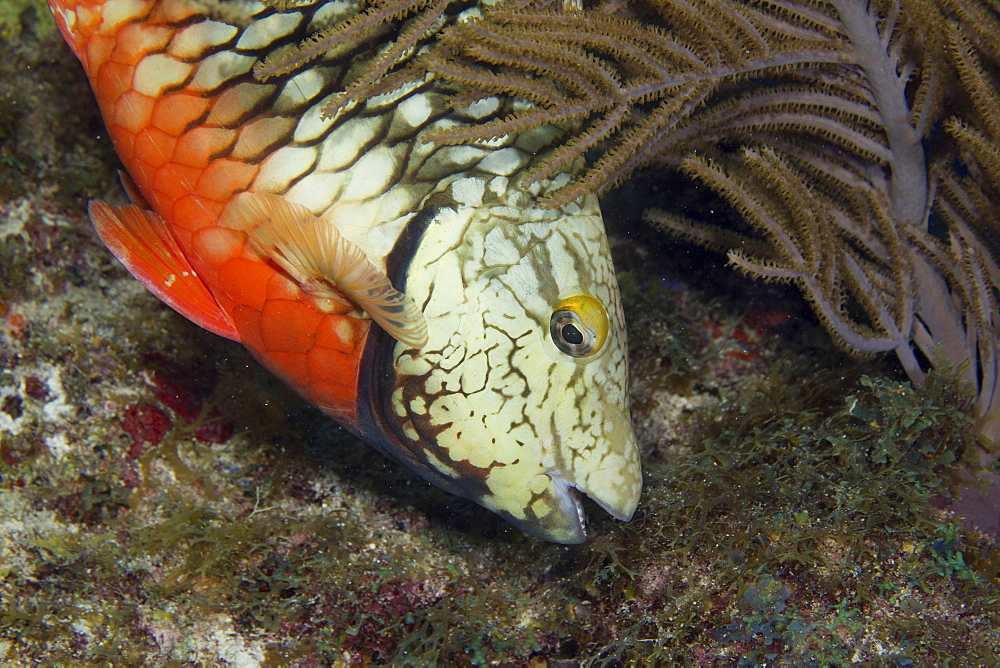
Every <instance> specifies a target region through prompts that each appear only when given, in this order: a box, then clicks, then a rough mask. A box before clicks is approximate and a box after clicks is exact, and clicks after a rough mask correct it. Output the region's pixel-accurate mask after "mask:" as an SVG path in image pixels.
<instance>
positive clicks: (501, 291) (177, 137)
mask: <svg viewBox="0 0 1000 668" xmlns="http://www.w3.org/2000/svg"><path fill="white" fill-rule="evenodd" d="M48 1H49V5H50V7H51V9H52V11H53V15H54V16H55V18H56V22H57V24H58V25H59V28H60V30H61V32H62V34H63V36H64V37H65V39H66V41H67V42H68V43H69V44H70V46H71V47H72V49H73V50H74V52H75V53H76V55H77V56H78V58H79V59H80V61H81V62H82V63H83V66H84V69H85V70H86V72H87V75H88V76H89V78H90V81H91V84H92V87H93V89H94V94H95V96H96V97H97V100H98V103H99V105H100V107H101V110H102V113H103V116H104V119H105V122H106V125H107V128H108V132H109V133H110V136H111V139H112V141H113V143H114V145H115V148H116V150H117V151H118V154H119V156H120V157H121V160H122V162H123V163H124V165H125V168H126V170H127V172H128V175H129V177H130V179H129V178H126V179H125V185H126V188H127V190H129V195H130V197H131V199H132V201H133V204H132V205H129V206H123V207H116V206H111V205H108V204H105V203H101V202H94V203H92V204H91V207H90V213H91V218H92V220H93V222H94V225H95V227H96V229H97V230H98V233H99V234H100V236H101V238H102V239H103V240H104V242H105V243H106V245H107V246H108V247H109V249H110V250H111V251H112V252H113V253H114V254H115V255H116V257H118V258H119V259H120V260H121V261H122V263H123V264H124V265H125V266H126V267H127V268H128V269H129V270H130V271H131V272H132V274H133V275H135V276H136V277H137V278H138V279H139V280H140V281H141V282H142V283H143V285H145V286H146V287H147V288H148V289H149V290H150V291H152V292H153V293H154V294H155V295H157V296H158V297H159V298H160V299H162V300H163V301H165V302H166V303H167V304H168V305H170V306H171V307H172V308H174V309H175V310H177V311H178V312H180V313H181V314H183V315H184V316H186V317H188V318H189V319H191V320H192V321H194V322H195V323H197V324H199V325H201V326H202V327H205V328H206V329H208V330H210V331H212V332H215V333H217V334H219V335H221V336H225V337H227V338H230V339H233V340H236V341H239V342H240V343H242V344H243V345H244V346H246V348H247V349H248V350H250V352H251V353H252V354H253V355H254V357H255V358H256V359H258V360H259V361H260V362H261V363H262V364H263V365H264V366H265V367H267V368H268V369H269V370H271V371H272V372H273V373H275V374H276V375H277V376H279V377H280V378H281V379H282V380H283V381H285V382H286V383H287V384H288V385H289V386H291V387H292V388H294V389H295V390H297V391H298V392H299V393H300V394H302V395H303V396H304V397H306V398H307V399H309V400H310V401H311V402H313V403H314V404H316V405H317V406H318V407H320V409H322V410H323V411H324V412H325V413H326V414H328V415H330V416H331V417H333V418H334V419H336V420H337V421H338V422H340V423H341V424H342V425H343V426H345V427H346V428H348V429H350V430H351V431H352V432H354V433H355V434H358V435H359V436H361V437H362V438H363V439H364V440H366V441H368V442H369V443H371V444H372V445H374V446H375V447H377V448H379V449H380V450H382V451H383V452H385V453H386V454H388V455H390V456H393V457H395V458H397V459H399V460H401V461H403V462H404V463H406V464H408V465H409V466H411V467H412V468H414V469H415V470H416V471H417V472H418V473H420V474H421V475H422V476H423V477H424V478H426V479H427V480H428V481H430V482H432V483H434V484H437V485H439V486H440V487H442V488H444V489H446V490H448V491H450V492H453V493H456V494H459V495H462V496H465V497H467V498H469V499H471V500H473V501H476V502H477V503H480V504H481V505H483V506H485V507H487V508H489V509H491V510H493V511H494V512H496V513H497V514H499V515H501V516H502V517H505V518H506V519H508V520H509V521H511V522H512V523H513V524H515V525H516V526H519V527H521V528H522V529H524V530H526V531H528V532H530V533H532V534H534V535H537V536H539V537H542V538H545V539H547V540H553V541H558V542H564V543H574V542H580V541H582V540H584V536H585V533H584V528H583V513H582V509H581V506H580V503H579V499H578V496H577V495H578V493H579V492H582V493H585V494H587V495H588V496H590V497H591V498H593V499H594V500H596V501H597V502H598V503H599V504H600V505H602V506H603V507H604V508H605V509H607V510H608V511H609V512H611V513H612V514H613V515H614V516H616V517H618V518H620V519H628V518H629V517H631V515H632V512H633V510H634V509H635V506H636V503H637V502H638V496H639V490H640V486H641V474H640V472H639V464H638V454H637V448H636V444H635V437H634V434H633V433H632V429H631V424H630V422H629V418H628V406H627V386H626V374H627V371H626V363H625V338H624V323H623V318H622V314H621V305H620V300H619V297H618V291H617V285H616V284H615V279H614V273H613V269H612V267H611V262H610V256H609V253H608V250H607V243H606V239H605V236H604V229H603V224H602V222H601V218H600V212H599V209H598V207H597V203H596V199H595V198H593V197H588V198H584V200H581V201H580V202H578V203H574V204H572V205H569V206H567V207H563V208H561V209H556V210H545V209H542V208H541V207H538V206H537V200H538V199H539V197H540V196H541V195H543V194H544V188H545V187H546V184H542V185H541V186H540V187H538V188H534V189H533V190H524V189H522V188H521V187H520V186H519V185H518V184H519V183H520V180H519V179H518V178H517V177H518V172H519V171H521V170H523V169H525V168H526V167H527V166H529V165H530V163H531V162H532V161H534V160H536V159H537V155H536V154H544V151H545V147H546V146H547V145H551V144H552V142H553V141H557V140H558V139H557V138H556V139H553V137H558V135H557V133H556V131H555V130H554V129H546V128H542V129H539V130H537V131H529V132H526V133H523V134H522V135H518V136H516V137H507V138H502V139H501V140H498V141H497V143H496V146H490V147H482V146H479V147H471V146H469V147H463V146H446V147H442V146H436V145H434V143H433V142H429V141H423V140H422V139H421V138H422V137H423V136H425V135H426V134H427V132H428V131H429V130H433V129H435V128H438V129H440V128H441V127H444V126H446V125H447V124H449V123H471V122H482V121H483V119H484V118H491V117H499V116H502V114H503V109H502V108H498V107H497V104H498V103H497V102H496V101H495V100H484V101H481V102H479V103H476V104H474V105H470V106H469V107H468V108H466V109H458V110H455V109H452V108H451V107H449V106H448V104H446V101H445V99H444V96H443V95H442V94H441V93H440V92H439V91H436V90H435V89H434V85H433V81H431V82H430V83H427V82H412V84H410V85H408V86H404V87H403V88H401V89H400V90H398V91H395V92H393V93H391V94H385V95H382V96H379V97H378V98H373V99H369V100H366V101H364V102H363V103H361V104H359V105H357V106H356V107H354V108H352V109H350V110H349V111H348V112H347V113H344V114H342V115H341V116H342V117H339V118H327V117H326V116H325V115H324V114H323V113H322V112H321V109H322V108H323V106H324V102H325V101H327V100H329V99H330V98H331V96H334V95H335V94H336V93H337V92H339V91H340V90H342V88H343V85H344V84H343V82H344V80H345V77H346V76H347V74H346V73H348V72H349V70H350V58H354V57H362V56H351V57H350V58H347V59H346V60H345V57H344V56H343V55H340V56H332V55H331V56H329V57H322V56H321V57H319V58H316V59H314V60H312V61H310V62H309V64H308V66H302V67H299V68H298V69H295V70H293V71H291V72H289V73H287V74H283V75H281V76H276V77H273V78H269V79H267V80H266V81H264V80H260V79H258V78H255V77H254V75H253V71H252V68H253V65H254V64H255V63H258V62H260V61H261V60H263V59H264V58H265V57H267V56H268V55H270V54H271V53H272V52H274V51H275V49H278V48H281V47H283V46H285V45H290V44H296V43H298V42H301V41H302V40H303V39H306V38H308V37H309V36H310V34H311V33H312V32H314V31H315V30H316V29H317V28H318V27H325V26H326V25H328V24H330V23H331V22H334V21H336V20H339V19H341V18H343V17H341V16H339V15H335V12H336V11H340V12H343V11H345V9H344V6H343V5H342V3H328V2H321V1H314V2H305V1H304V2H302V3H297V4H296V5H295V6H294V7H292V8H287V7H286V8H285V9H280V10H279V9H278V8H277V6H276V5H275V6H270V5H269V4H268V3H265V4H263V5H261V4H256V3H221V2H212V1H211V0H199V1H195V0H159V1H154V0H48ZM338 8H339V9H338ZM548 185H551V186H552V187H556V186H558V184H551V183H549V184H548Z"/></svg>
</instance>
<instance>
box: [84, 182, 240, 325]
mask: <svg viewBox="0 0 1000 668" xmlns="http://www.w3.org/2000/svg"><path fill="white" fill-rule="evenodd" d="M89 211H90V220H91V221H92V222H93V223H94V229H96V230H97V234H98V235H99V236H100V237H101V241H103V242H104V245H105V246H107V247H108V250H110V251H111V253H112V254H113V255H114V256H115V257H116V258H118V259H119V260H121V263H122V264H124V265H125V268H126V269H128V270H129V272H130V273H131V274H132V275H133V276H135V277H136V278H137V279H138V280H139V282H140V283H142V284H143V285H144V286H145V287H146V289H147V290H149V291H150V292H152V293H153V294H154V295H156V296H157V297H159V298H160V299H161V300H162V301H163V302H164V303H165V304H166V305H167V306H169V307H170V308H172V309H174V310H175V311H177V312H178V313H180V314H181V315H183V316H184V317H185V318H187V319H188V320H190V321H192V322H193V323H195V324H196V325H200V326H201V327H204V328H205V329H207V330H208V331H210V332H214V333H215V334H218V335H219V336H224V337H226V338H227V339H232V340H234V341H239V334H237V333H236V330H235V329H234V328H233V325H232V323H230V321H229V317H228V316H227V315H226V313H225V312H224V311H223V310H222V308H221V307H220V306H219V304H218V302H216V301H215V297H213V296H212V293H211V292H209V290H208V288H207V287H205V284H204V283H203V282H202V281H201V279H200V278H198V274H197V273H195V270H194V269H193V268H192V267H191V263H190V262H188V260H187V258H186V257H184V253H183V251H182V250H181V248H180V246H178V245H177V241H176V240H175V239H174V237H173V235H172V234H171V233H170V230H169V229H167V226H166V223H164V222H163V219H162V218H160V217H159V216H158V215H156V213H154V212H153V211H147V210H145V209H140V208H139V207H137V206H134V205H129V206H112V205H110V204H105V203H104V202H97V201H95V202H91V203H90V207H89Z"/></svg>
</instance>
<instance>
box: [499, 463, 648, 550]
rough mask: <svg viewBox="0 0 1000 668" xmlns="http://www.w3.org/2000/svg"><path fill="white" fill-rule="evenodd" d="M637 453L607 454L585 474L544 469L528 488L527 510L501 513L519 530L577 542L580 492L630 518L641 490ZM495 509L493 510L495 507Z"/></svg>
mask: <svg viewBox="0 0 1000 668" xmlns="http://www.w3.org/2000/svg"><path fill="white" fill-rule="evenodd" d="M637 455H638V453H637V452H636V456H635V457H634V458H633V457H627V456H626V457H617V458H616V457H611V458H610V461H609V462H608V464H607V465H606V466H604V467H600V468H598V469H596V470H594V471H591V472H590V474H589V475H586V474H583V472H581V471H577V472H576V473H575V474H566V473H564V472H559V471H548V472H546V473H543V474H539V475H538V476H537V477H536V478H535V481H534V484H532V485H531V486H530V487H531V489H532V491H533V494H532V502H531V504H530V512H528V513H527V514H526V515H525V516H523V517H513V516H511V515H510V514H509V513H504V512H502V511H498V512H500V514H501V515H504V516H505V517H507V519H508V520H509V521H510V522H511V523H512V524H514V525H515V526H517V527H518V528H519V529H521V530H522V531H524V532H526V533H529V534H531V535H533V536H536V537H538V538H541V539H543V540H547V541H550V542H553V543H562V544H564V545H577V544H579V543H583V542H584V541H586V539H587V531H586V528H585V524H586V515H585V513H584V510H583V503H582V502H581V495H582V494H586V495H587V496H588V497H590V498H591V499H592V500H593V501H594V502H595V503H597V504H598V505H599V506H600V507H601V508H603V509H604V510H605V511H607V512H608V513H609V514H611V515H612V516H613V517H614V518H616V519H619V520H621V521H623V522H627V521H629V520H630V519H632V515H633V513H635V509H636V506H637V505H638V504H639V496H640V493H641V491H642V472H641V470H640V467H639V461H638V456H637ZM495 510H497V509H495Z"/></svg>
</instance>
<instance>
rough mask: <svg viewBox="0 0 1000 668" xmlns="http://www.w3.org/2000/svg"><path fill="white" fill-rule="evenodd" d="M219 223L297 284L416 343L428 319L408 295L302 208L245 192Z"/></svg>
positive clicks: (423, 334) (333, 229)
mask: <svg viewBox="0 0 1000 668" xmlns="http://www.w3.org/2000/svg"><path fill="white" fill-rule="evenodd" d="M220 222H221V224H222V225H224V226H227V227H232V228H235V229H240V230H243V231H244V232H246V233H247V235H248V236H249V237H250V241H251V243H252V244H253V245H254V247H255V249H256V250H257V252H259V253H260V254H262V255H264V256H266V257H268V258H270V259H271V260H273V261H274V262H275V263H277V264H278V266H280V267H281V268H282V269H284V270H285V271H286V272H288V274H289V275H290V276H291V277H292V278H294V279H295V280H296V281H297V282H298V283H299V285H300V286H301V287H302V289H303V290H304V291H305V292H307V293H309V294H310V295H313V296H314V297H317V298H319V299H334V300H336V301H340V302H345V300H349V301H350V302H351V303H353V304H355V305H357V306H358V307H360V308H361V309H363V310H364V311H365V312H366V313H367V314H368V315H369V316H370V317H371V319H372V320H374V321H375V322H376V323H378V324H379V326H380V327H382V329H384V330H385V331H386V332H387V333H388V334H389V335H390V336H392V337H393V338H395V339H396V340H398V341H401V342H403V343H405V344H407V345H410V346H414V347H417V348H419V347H420V346H422V345H424V344H425V343H427V322H426V320H425V319H424V315H423V313H421V312H420V309H418V308H417V305H416V304H415V303H413V300H412V299H410V298H409V297H407V296H406V295H404V294H403V293H401V292H399V291H398V290H396V289H395V288H394V287H393V286H392V283H391V282H390V281H389V277H388V276H386V275H385V274H384V273H383V272H382V271H380V270H379V269H378V268H377V267H376V266H375V265H374V264H372V262H371V261H370V260H369V259H368V256H367V255H365V252H364V251H363V250H361V249H360V248H359V247H358V246H356V245H354V244H353V243H351V242H350V241H348V240H347V239H345V238H344V237H343V236H342V235H341V234H340V233H339V232H338V231H337V228H336V227H335V226H334V225H332V224H330V223H329V222H328V221H325V220H323V219H321V218H318V217H316V215H315V214H313V213H312V212H311V211H310V210H309V209H307V208H306V207H304V206H302V205H300V204H296V203H294V202H289V201H287V200H286V199H285V198H284V197H281V196H279V195H273V194H270V193H252V192H246V193H242V194H241V195H239V196H238V197H237V198H236V199H235V200H233V201H232V202H230V204H229V205H228V206H227V207H226V209H225V211H223V213H222V220H221V221H220Z"/></svg>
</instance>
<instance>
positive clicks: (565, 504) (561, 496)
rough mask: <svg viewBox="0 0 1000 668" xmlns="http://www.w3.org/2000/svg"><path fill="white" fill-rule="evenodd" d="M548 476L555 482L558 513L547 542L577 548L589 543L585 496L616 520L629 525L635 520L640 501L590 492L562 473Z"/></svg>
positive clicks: (553, 489)
mask: <svg viewBox="0 0 1000 668" xmlns="http://www.w3.org/2000/svg"><path fill="white" fill-rule="evenodd" d="M545 475H547V476H548V478H549V480H551V481H552V490H551V491H552V496H553V497H554V500H555V502H556V503H555V505H556V507H557V508H558V511H557V512H556V513H554V514H555V515H556V517H557V518H558V520H557V522H555V523H554V525H555V526H552V525H550V526H549V527H548V531H547V533H548V535H547V536H542V537H544V538H547V539H548V540H555V542H559V543H563V544H566V545H575V544H579V543H583V542H584V541H586V540H587V528H586V525H587V515H586V513H585V512H584V510H583V500H582V497H583V495H586V496H587V497H588V498H590V499H591V500H592V501H594V503H596V504H597V505H599V506H600V507H601V508H603V509H604V510H605V511H606V512H607V513H608V514H609V515H611V516H612V517H614V518H615V519H617V520H621V521H623V522H628V521H629V520H630V519H632V514H633V513H634V512H635V508H636V505H637V503H638V497H637V496H635V497H626V496H620V495H616V494H614V493H611V492H609V491H608V490H602V492H596V491H594V490H589V489H586V488H584V487H582V486H581V485H579V484H578V483H576V482H575V481H573V480H570V479H569V478H568V477H567V476H565V475H564V474H562V473H558V472H555V471H549V472H547V473H546V474H545Z"/></svg>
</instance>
